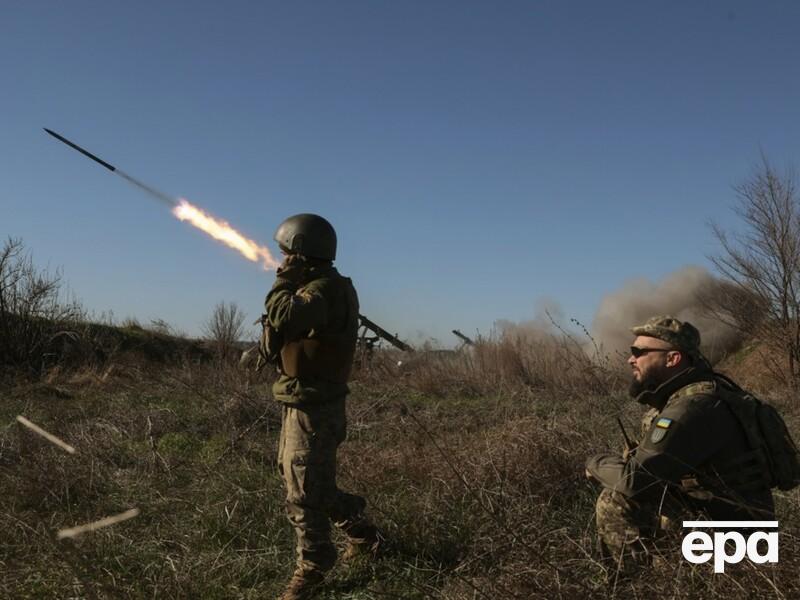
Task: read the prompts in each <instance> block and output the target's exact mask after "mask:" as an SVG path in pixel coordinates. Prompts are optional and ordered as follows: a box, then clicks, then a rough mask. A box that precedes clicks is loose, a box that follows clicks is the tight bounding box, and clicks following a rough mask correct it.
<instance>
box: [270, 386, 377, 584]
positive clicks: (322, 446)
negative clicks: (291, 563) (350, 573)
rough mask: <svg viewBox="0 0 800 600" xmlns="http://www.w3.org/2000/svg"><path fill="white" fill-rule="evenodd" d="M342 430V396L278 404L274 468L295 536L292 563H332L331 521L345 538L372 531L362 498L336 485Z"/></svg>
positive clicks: (306, 565)
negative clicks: (301, 403)
mask: <svg viewBox="0 0 800 600" xmlns="http://www.w3.org/2000/svg"><path fill="white" fill-rule="evenodd" d="M346 432H347V422H346V418H345V400H344V397H342V398H338V399H331V400H330V401H326V402H324V403H319V404H314V405H311V406H303V407H299V406H295V405H289V404H285V405H284V406H283V420H282V426H281V435H280V441H279V447H278V469H279V471H280V473H281V476H282V477H283V481H284V483H285V485H286V511H287V515H288V518H289V522H290V523H291V524H292V526H293V527H294V530H295V534H296V536H297V566H298V567H299V568H301V569H307V570H321V571H325V570H328V569H330V568H331V567H332V566H333V564H334V562H336V549H335V547H334V545H333V543H332V542H331V522H333V523H334V524H335V525H336V526H337V527H339V528H341V530H342V531H343V532H344V533H345V535H347V536H348V537H350V538H355V539H357V538H360V537H365V536H366V535H367V530H368V529H369V530H371V528H372V525H371V523H370V522H369V521H368V520H367V519H366V518H365V517H364V508H365V507H366V501H365V500H364V498H362V497H361V496H356V495H354V494H348V493H345V492H343V491H341V490H340V489H339V488H338V487H336V450H337V448H338V447H339V444H341V443H342V442H343V441H344V439H345V437H346Z"/></svg>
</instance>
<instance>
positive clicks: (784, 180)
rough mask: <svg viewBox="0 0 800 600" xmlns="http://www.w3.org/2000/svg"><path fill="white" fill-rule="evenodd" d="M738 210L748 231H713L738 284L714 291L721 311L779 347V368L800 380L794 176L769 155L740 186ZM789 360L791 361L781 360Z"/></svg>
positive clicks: (726, 269)
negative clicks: (780, 168) (775, 166)
mask: <svg viewBox="0 0 800 600" xmlns="http://www.w3.org/2000/svg"><path fill="white" fill-rule="evenodd" d="M735 189H736V193H737V196H738V203H737V205H736V208H735V211H736V214H737V215H738V216H739V217H740V218H741V219H742V222H743V224H744V231H743V232H741V233H729V232H726V231H725V230H724V229H722V227H721V226H720V225H718V224H712V229H713V232H714V235H715V236H716V238H717V240H719V242H720V244H721V246H722V251H721V252H720V253H719V254H717V255H716V256H712V257H711V260H712V262H713V263H714V265H715V266H716V267H717V269H718V270H719V272H720V273H721V274H722V275H723V276H725V277H726V278H728V280H729V281H730V282H731V283H732V286H730V287H729V288H727V289H725V290H723V291H724V293H717V294H714V299H715V300H716V303H715V307H714V308H715V309H716V312H717V314H718V315H720V317H721V318H723V319H726V320H728V322H730V323H731V324H733V325H735V326H736V327H738V328H739V329H740V330H742V332H743V333H744V334H746V335H747V336H751V337H756V338H758V339H760V340H762V341H763V342H765V343H766V344H767V345H768V346H769V347H770V348H771V349H774V350H776V352H775V353H774V354H773V356H776V357H780V358H779V359H778V360H777V361H774V362H775V364H774V366H775V367H776V370H777V371H779V372H780V371H784V370H785V376H784V379H785V380H786V383H790V384H792V385H793V386H797V385H798V384H800V204H798V197H797V191H796V186H795V179H794V176H793V174H791V173H787V174H785V175H780V174H778V173H777V172H776V171H775V170H774V169H773V168H772V166H771V165H770V164H769V162H768V161H767V159H766V158H762V163H761V165H760V167H759V168H758V170H756V172H755V173H754V174H753V175H752V176H751V177H750V178H749V179H748V180H746V181H745V182H744V183H742V184H741V185H739V186H737V187H736V188H735ZM784 361H785V365H783V364H781V363H783V362H784Z"/></svg>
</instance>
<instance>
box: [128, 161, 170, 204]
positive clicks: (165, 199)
mask: <svg viewBox="0 0 800 600" xmlns="http://www.w3.org/2000/svg"><path fill="white" fill-rule="evenodd" d="M114 173H116V174H117V175H119V176H120V177H122V178H123V179H124V180H125V181H127V182H128V183H132V184H133V185H135V186H136V187H138V188H139V189H140V190H142V191H144V192H146V193H147V194H150V195H151V196H152V197H153V198H155V199H156V200H158V201H160V202H162V203H164V204H166V205H167V206H168V207H169V208H172V207H173V206H175V205H176V204H177V200H175V198H172V197H171V196H169V195H167V194H165V193H164V192H159V191H158V190H157V189H155V188H151V187H150V186H149V185H147V184H146V183H142V182H141V181H139V180H138V179H134V178H133V177H131V176H130V175H128V174H127V173H125V172H123V171H121V170H120V169H117V168H115V169H114Z"/></svg>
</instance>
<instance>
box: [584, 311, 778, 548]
mask: <svg viewBox="0 0 800 600" xmlns="http://www.w3.org/2000/svg"><path fill="white" fill-rule="evenodd" d="M687 326H688V327H687ZM633 333H634V334H635V335H643V336H645V335H646V336H651V337H657V338H659V339H663V340H665V341H667V342H669V343H671V344H673V345H674V347H675V348H676V349H679V350H682V351H685V352H686V353H687V355H689V356H691V357H692V358H693V365H694V366H692V367H690V368H688V369H686V370H684V371H681V372H680V373H678V374H677V375H675V376H674V377H672V378H671V379H669V380H667V381H665V382H663V383H662V384H661V385H660V386H658V387H657V388H656V389H653V390H646V391H644V392H642V393H641V394H640V395H639V396H638V397H637V400H638V401H639V402H641V403H643V404H647V405H649V406H651V407H652V408H651V410H650V411H648V412H647V413H646V414H645V416H644V419H643V423H642V425H643V436H642V441H641V443H640V444H639V445H638V446H637V447H636V448H634V449H633V450H632V451H630V452H628V453H626V456H625V457H621V456H618V455H611V454H605V455H597V456H594V457H592V458H590V459H589V460H588V461H587V464H586V469H587V471H588V472H589V473H590V474H591V476H592V477H593V478H594V479H596V480H597V481H599V482H600V483H601V484H602V485H603V487H604V489H603V491H602V493H601V494H600V497H599V498H598V501H597V506H596V518H597V530H598V535H599V537H600V540H601V546H603V548H602V549H603V550H604V553H606V554H610V555H611V556H613V557H614V558H616V559H623V560H624V561H626V560H629V559H631V558H632V559H633V561H634V563H642V562H646V561H647V560H648V557H649V556H650V555H651V554H653V553H657V552H659V551H660V549H659V547H658V538H659V536H661V535H662V533H663V531H664V530H669V529H672V528H673V527H676V526H677V528H680V521H681V520H682V519H683V518H684V517H686V516H689V515H692V514H697V513H700V512H704V513H706V514H708V516H709V517H711V518H712V519H716V520H754V519H755V520H770V519H772V518H773V515H774V505H773V499H772V493H771V492H770V489H769V487H770V485H769V475H768V465H767V463H766V457H765V456H764V454H763V452H761V451H757V450H753V449H752V448H751V447H750V445H749V444H748V441H747V437H746V436H745V433H744V430H743V429H742V426H741V425H740V423H739V422H738V420H737V418H736V416H735V415H734V413H733V411H732V410H731V409H730V408H729V406H728V405H727V403H726V401H725V398H726V396H727V395H728V394H733V393H736V392H735V391H734V390H733V389H731V388H730V386H727V385H726V384H725V382H723V381H722V380H720V379H718V378H716V377H715V374H714V372H713V371H712V370H711V369H710V367H709V365H708V363H707V362H706V361H705V359H703V358H702V356H701V355H700V354H699V350H698V349H699V341H700V337H699V333H698V332H697V330H696V329H695V328H694V327H692V326H691V325H690V324H688V323H685V324H684V323H681V322H680V321H677V320H676V319H672V318H670V317H657V318H654V319H651V320H650V321H648V323H647V324H646V325H644V326H641V327H637V328H634V329H633Z"/></svg>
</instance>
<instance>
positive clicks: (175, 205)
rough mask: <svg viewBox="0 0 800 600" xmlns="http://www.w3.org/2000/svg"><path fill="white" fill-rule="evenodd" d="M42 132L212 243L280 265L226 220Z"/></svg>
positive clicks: (272, 265)
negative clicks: (146, 196)
mask: <svg viewBox="0 0 800 600" xmlns="http://www.w3.org/2000/svg"><path fill="white" fill-rule="evenodd" d="M44 130H45V131H46V132H47V133H49V134H50V135H52V136H53V137H54V138H56V139H57V140H58V141H60V142H62V143H64V144H66V145H67V146H69V147H71V148H73V149H74V150H77V151H78V152H80V153H81V154H83V155H84V156H87V157H89V158H91V159H92V160H93V161H95V162H96V163H98V164H100V165H102V166H103V167H105V168H106V169H108V170H109V171H111V172H112V173H114V174H116V175H119V176H120V177H122V178H123V179H125V180H126V181H127V182H128V183H131V184H133V185H135V186H136V187H138V188H139V189H140V190H142V191H144V192H146V193H147V194H149V195H150V196H151V197H153V198H155V199H156V200H158V201H159V202H162V203H163V204H165V205H167V206H169V207H170V209H172V214H173V215H175V216H176V217H177V218H178V219H180V220H181V221H188V222H189V223H191V224H192V225H194V226H195V227H197V228H198V229H200V230H201V231H204V232H206V233H207V234H208V235H210V236H211V237H212V238H214V239H215V240H219V241H220V242H222V243H223V244H225V245H226V246H229V247H230V248H233V249H234V250H238V251H239V253H241V254H242V256H244V257H245V258H247V259H249V260H251V261H253V262H259V261H260V262H261V265H262V266H263V267H264V269H265V270H271V269H276V268H277V267H278V265H279V262H278V261H276V260H275V259H274V258H272V254H271V253H270V251H269V249H268V248H267V247H265V246H259V245H258V244H256V243H255V242H254V241H253V240H251V239H248V238H246V237H244V236H243V235H242V234H241V233H239V232H238V231H236V230H235V229H234V228H233V227H231V226H230V225H228V223H226V222H225V221H222V220H220V219H217V218H215V217H212V216H211V215H209V214H208V213H206V212H205V211H203V210H202V209H200V208H197V207H196V206H194V205H192V204H190V203H189V202H188V201H186V200H184V199H183V198H179V199H177V200H176V199H175V198H173V197H171V196H169V195H168V194H165V193H164V192H161V191H159V190H157V189H155V188H153V187H150V186H149V185H147V184H146V183H142V182H141V181H139V180H138V179H134V178H133V177H131V176H130V175H128V174H127V173H124V172H123V171H122V170H121V169H118V168H117V167H115V166H114V165H112V164H110V163H107V162H106V161H104V160H103V159H101V158H100V157H98V156H96V155H94V154H92V153H91V152H89V151H88V150H86V149H85V148H81V147H80V146H78V145H77V144H76V143H74V142H71V141H69V140H68V139H67V138H65V137H63V136H61V135H59V134H57V133H56V132H55V131H51V130H50V129H47V128H46V127H45V128H44Z"/></svg>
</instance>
